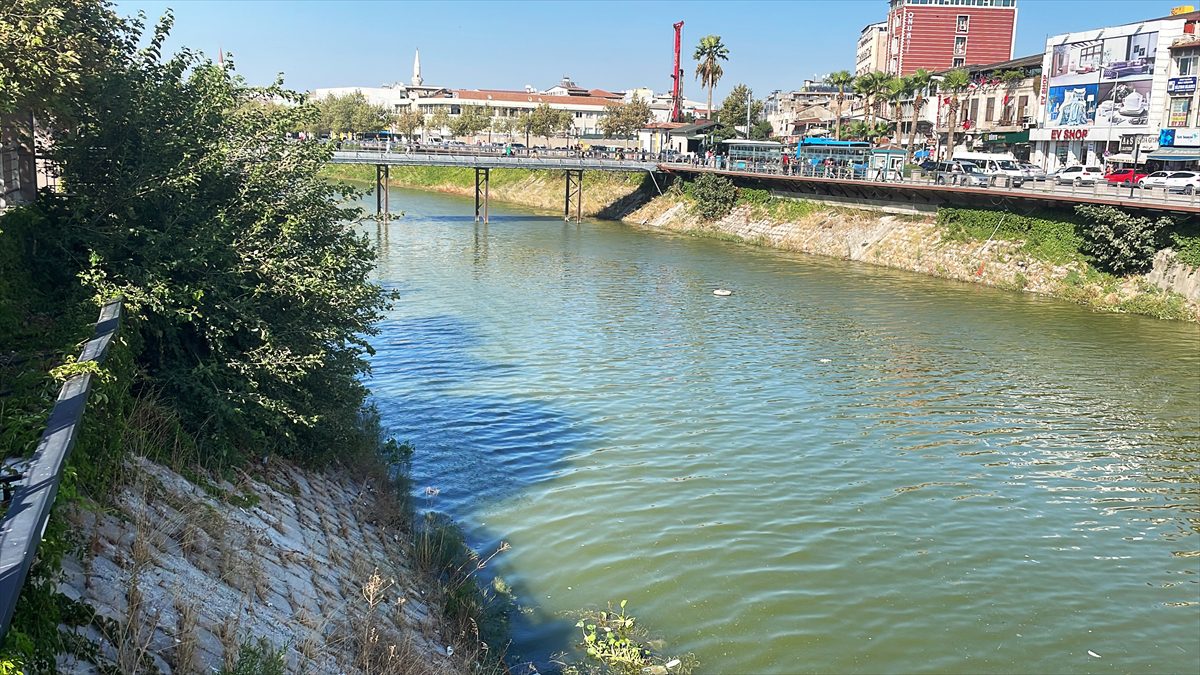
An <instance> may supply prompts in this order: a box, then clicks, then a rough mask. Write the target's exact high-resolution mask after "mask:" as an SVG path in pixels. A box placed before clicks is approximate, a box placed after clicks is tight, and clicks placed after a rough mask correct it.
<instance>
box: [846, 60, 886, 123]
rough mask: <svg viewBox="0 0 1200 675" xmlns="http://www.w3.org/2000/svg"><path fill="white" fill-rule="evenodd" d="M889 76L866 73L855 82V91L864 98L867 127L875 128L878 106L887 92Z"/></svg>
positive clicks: (878, 73)
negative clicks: (880, 99)
mask: <svg viewBox="0 0 1200 675" xmlns="http://www.w3.org/2000/svg"><path fill="white" fill-rule="evenodd" d="M887 81H888V76H887V75H885V74H884V73H880V72H875V73H864V74H862V75H859V76H858V77H857V78H855V80H854V91H855V93H857V94H858V95H859V96H862V97H863V106H864V109H865V111H866V117H867V119H866V122H867V126H869V127H872V128H874V126H875V117H876V109H875V108H876V105H877V104H878V102H879V98H880V97H881V96H883V95H884V94H885V92H886V87H887Z"/></svg>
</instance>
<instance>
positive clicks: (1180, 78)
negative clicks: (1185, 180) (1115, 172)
mask: <svg viewBox="0 0 1200 675" xmlns="http://www.w3.org/2000/svg"><path fill="white" fill-rule="evenodd" d="M1168 49H1169V53H1170V55H1171V61H1170V64H1169V66H1168V70H1167V89H1166V96H1167V102H1166V105H1165V106H1163V117H1162V119H1161V121H1160V125H1161V127H1162V128H1161V130H1160V131H1159V134H1158V145H1159V147H1158V149H1157V150H1155V151H1152V152H1150V153H1148V158H1152V159H1150V161H1151V162H1161V163H1162V164H1163V165H1164V166H1167V167H1169V168H1172V169H1185V168H1186V169H1195V168H1197V167H1200V88H1197V86H1196V81H1197V77H1200V18H1192V19H1185V20H1184V24H1183V35H1181V36H1179V37H1178V38H1175V40H1173V41H1172V42H1171V45H1170V46H1169V47H1168Z"/></svg>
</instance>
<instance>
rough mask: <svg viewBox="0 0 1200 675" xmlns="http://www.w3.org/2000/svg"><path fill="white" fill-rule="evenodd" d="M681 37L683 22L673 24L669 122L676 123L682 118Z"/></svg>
mask: <svg viewBox="0 0 1200 675" xmlns="http://www.w3.org/2000/svg"><path fill="white" fill-rule="evenodd" d="M682 35H683V22H682V21H680V22H679V23H677V24H675V70H674V71H672V72H671V79H672V80H674V81H675V83H674V85H673V86H672V87H671V121H672V122H678V121H680V120H681V119H682V118H683V70H681V69H680V68H679V38H680V37H681V36H682Z"/></svg>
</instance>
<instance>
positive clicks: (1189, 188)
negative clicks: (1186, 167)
mask: <svg viewBox="0 0 1200 675" xmlns="http://www.w3.org/2000/svg"><path fill="white" fill-rule="evenodd" d="M1163 187H1165V188H1166V189H1167V192H1182V193H1183V194H1185V195H1190V194H1193V193H1194V192H1196V191H1197V190H1200V173H1196V172H1195V171H1176V172H1175V173H1173V174H1171V175H1170V176H1168V177H1167V179H1166V184H1165V185H1164V186H1163Z"/></svg>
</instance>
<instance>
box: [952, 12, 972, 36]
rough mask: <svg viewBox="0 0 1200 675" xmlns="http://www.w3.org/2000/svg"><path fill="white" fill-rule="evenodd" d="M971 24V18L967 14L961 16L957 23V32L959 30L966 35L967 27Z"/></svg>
mask: <svg viewBox="0 0 1200 675" xmlns="http://www.w3.org/2000/svg"><path fill="white" fill-rule="evenodd" d="M970 23H971V17H969V16H967V15H966V14H959V15H958V23H957V27H956V28H955V30H957V31H958V32H959V33H965V32H967V26H969V25H970Z"/></svg>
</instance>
